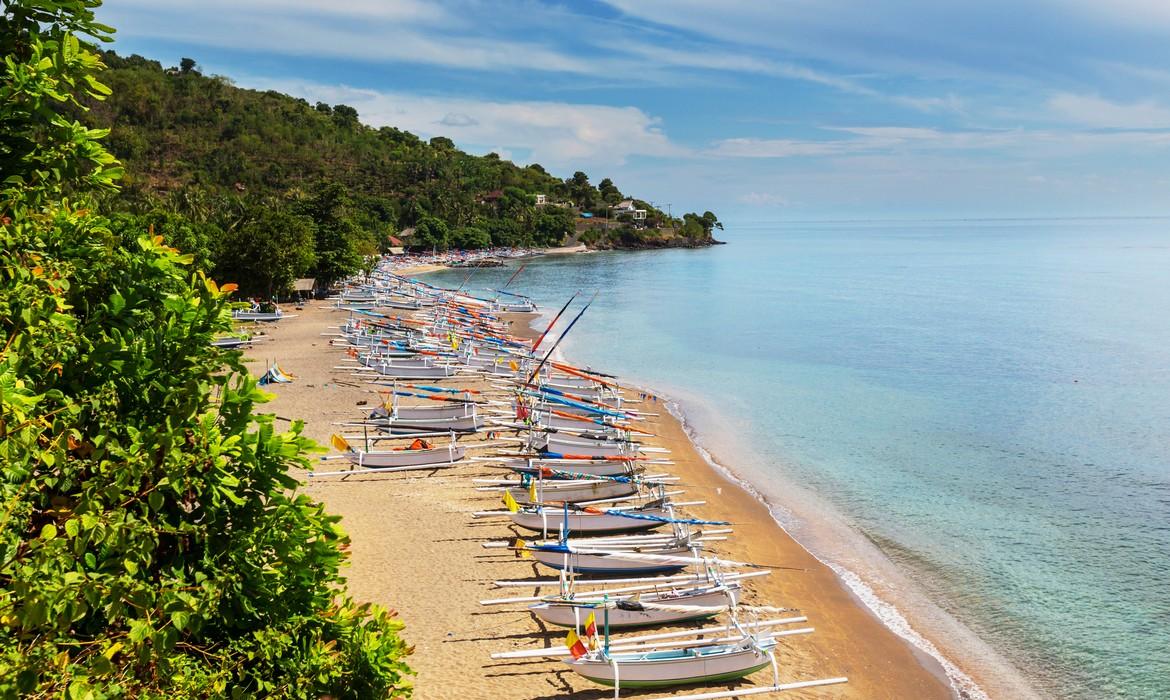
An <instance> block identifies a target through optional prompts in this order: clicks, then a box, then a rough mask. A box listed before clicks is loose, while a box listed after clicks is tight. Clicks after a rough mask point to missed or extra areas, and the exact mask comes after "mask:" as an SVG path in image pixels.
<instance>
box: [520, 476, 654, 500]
mask: <svg viewBox="0 0 1170 700" xmlns="http://www.w3.org/2000/svg"><path fill="white" fill-rule="evenodd" d="M509 491H510V492H511V494H512V498H514V499H516V502H517V503H531V502H532V500H531V499H530V498H529V493H528V489H526V488H513V489H509ZM637 491H638V485H637V484H633V483H627V482H621V481H579V480H578V481H560V482H558V481H546V482H544V483H542V484H538V485H537V487H536V495H537V498H538V499H539V500H540V502H543V503H548V502H555V501H560V502H564V503H580V502H581V501H598V500H601V499H603V498H620V497H621V496H629V495H630V494H632V493H636V492H637Z"/></svg>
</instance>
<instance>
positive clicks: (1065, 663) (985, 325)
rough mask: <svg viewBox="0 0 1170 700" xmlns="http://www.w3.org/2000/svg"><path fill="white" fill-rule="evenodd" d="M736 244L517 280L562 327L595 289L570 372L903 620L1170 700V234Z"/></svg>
mask: <svg viewBox="0 0 1170 700" xmlns="http://www.w3.org/2000/svg"><path fill="white" fill-rule="evenodd" d="M723 238H725V239H726V240H727V241H729V243H730V244H729V245H726V246H718V247H714V248H710V249H706V250H673V251H655V252H644V253H642V252H639V253H593V254H587V255H579V256H557V257H546V258H539V259H535V260H530V261H527V264H528V267H527V269H526V270H525V271H524V272H523V273H522V274H521V275H520V277H519V278H518V279H517V281H516V282H514V283H513V287H512V289H514V290H517V291H523V292H525V293H529V294H531V295H532V296H533V297H534V298H535V299H536V300H537V301H538V302H539V303H540V304H541V305H542V307H543V308H544V311H545V312H547V313H549V314H550V315H551V313H552V312H554V311H555V310H556V309H557V308H559V306H560V305H561V304H562V303H563V302H564V301H565V300H566V299H567V297H568V296H569V294H570V293H571V291H572V290H577V289H580V290H582V291H583V292H585V295H584V296H586V297H588V296H589V295H591V294H592V293H593V292H594V291H597V290H599V291H600V294H599V295H598V297H597V300H596V301H595V302H594V304H593V306H592V307H591V308H590V310H589V311H588V312H587V313H586V315H585V316H584V317H583V318H582V320H581V321H580V323H579V324H578V325H577V327H576V328H575V329H574V330H573V332H572V334H571V335H570V336H569V338H568V339H567V340H566V346H567V348H566V349H567V353H568V355H569V356H570V357H571V358H573V359H574V360H576V361H579V362H584V363H589V364H592V365H593V366H595V367H598V368H604V369H607V370H612V371H614V372H615V373H617V374H619V375H622V376H623V378H626V379H629V380H632V381H634V382H637V383H639V384H643V385H648V386H652V387H655V388H656V389H661V390H662V391H664V392H665V393H666V394H668V395H670V396H671V397H673V398H674V399H675V400H677V402H678V404H679V406H680V407H681V410H682V412H683V413H684V414H685V416H686V418H687V421H688V423H689V425H690V426H691V428H692V429H693V431H694V433H695V435H696V437H697V440H698V442H699V443H700V444H701V445H703V446H704V447H706V448H707V449H708V450H710V451H711V453H712V454H713V455H714V456H715V458H716V459H717V461H718V462H719V463H720V464H721V465H723V466H724V467H726V468H727V469H729V470H730V471H732V472H733V473H735V474H736V475H738V476H740V477H742V478H743V479H745V480H747V481H748V482H750V483H751V484H752V485H753V486H754V487H755V488H756V489H757V490H758V491H759V492H761V493H762V494H763V495H764V496H766V497H767V499H768V500H769V501H770V502H771V503H772V504H774V505H775V506H776V508H775V509H774V512H775V513H776V514H777V517H778V518H779V519H780V520H781V521H782V522H784V524H785V525H786V526H788V527H789V528H790V530H791V531H793V532H794V533H795V534H796V535H797V536H798V538H799V539H801V541H802V542H804V543H805V545H806V546H807V547H809V548H810V549H811V550H812V551H813V552H814V553H816V554H818V555H819V556H821V557H822V558H823V559H825V560H826V561H828V562H830V563H831V564H834V565H835V566H836V567H837V568H838V570H839V571H841V572H842V573H843V574H844V575H846V578H847V580H851V581H853V582H854V583H855V585H856V586H857V590H858V592H859V595H861V596H862V597H863V598H866V599H871V602H872V603H873V604H874V605H875V606H877V607H878V611H879V613H880V614H882V615H883V617H886V618H887V619H889V620H890V621H891V624H893V625H895V626H896V627H897V626H898V625H900V624H901V621H900V615H899V613H897V612H894V610H893V608H897V609H898V610H900V611H901V613H904V614H905V616H906V617H907V618H909V619H910V622H911V624H913V625H914V627H915V629H916V630H918V631H920V632H923V633H924V635H925V636H926V637H928V638H930V639H932V640H934V641H936V642H938V643H939V646H940V647H941V648H942V653H943V655H945V656H954V657H956V658H960V659H963V660H964V661H963V663H964V665H970V666H973V667H978V668H981V669H983V672H985V673H986V672H988V671H987V669H989V668H995V665H996V664H997V663H999V659H998V658H997V655H1002V657H1004V658H1006V659H1007V661H1008V662H1010V666H1012V667H1014V668H1015V669H1018V670H1019V672H1020V673H1022V674H1023V676H1024V677H1025V678H1027V680H1028V682H1029V683H1030V684H1031V685H1032V686H1033V687H1034V688H1035V689H1036V690H1038V691H1039V692H1040V693H1041V694H1042V695H1044V696H1048V697H1060V698H1166V697H1170V220H1151V219H1144V220H1083V219H1081V220H986V221H897V222H880V223H857V222H848V223H768V222H740V223H738V224H736V225H728V230H727V232H726V233H724V234H723ZM513 271H514V267H511V268H504V269H484V270H481V271H479V272H477V273H476V274H475V276H474V277H473V278H472V280H471V282H470V283H469V286H470V287H471V288H484V287H494V286H498V285H500V284H502V282H503V280H504V279H506V278H507V276H509V275H510V274H511V273H512V272H513ZM466 274H467V273H466V272H463V271H444V272H441V273H436V274H434V275H430V276H428V278H427V279H428V280H430V281H432V282H437V283H441V284H449V285H450V286H457V285H458V284H459V283H460V282H461V281H462V280H463V279H464V277H465V276H466ZM575 306H576V305H575ZM554 335H555V334H554ZM853 577H856V578H857V580H854V578H853ZM877 599H880V600H881V601H884V604H882V603H879V602H877ZM780 604H783V601H780ZM891 605H892V606H893V608H891V607H890V606H891ZM952 618H953V620H957V621H958V623H959V624H953V623H952V622H951V619H952ZM972 633H973V634H972ZM975 638H978V640H982V642H984V643H986V646H984V645H983V644H980V643H975V642H974V641H973V640H974V639H975ZM989 649H993V650H994V652H992V651H989ZM1001 671H1002V672H1003V673H1005V674H1006V673H1007V671H1005V670H1002V669H1001ZM996 672H1000V671H996Z"/></svg>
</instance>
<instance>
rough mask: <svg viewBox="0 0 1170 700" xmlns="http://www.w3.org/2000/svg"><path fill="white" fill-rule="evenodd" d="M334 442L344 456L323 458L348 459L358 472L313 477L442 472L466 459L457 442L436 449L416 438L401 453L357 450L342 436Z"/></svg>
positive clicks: (317, 473) (312, 474)
mask: <svg viewBox="0 0 1170 700" xmlns="http://www.w3.org/2000/svg"><path fill="white" fill-rule="evenodd" d="M331 441H332V443H333V446H334V447H335V448H337V449H338V450H339V451H341V453H342V454H340V455H336V456H334V457H322V458H321V459H323V460H325V459H346V460H348V461H349V463H350V464H352V465H353V466H354V467H356V469H350V470H348V471H337V472H309V476H316V477H322V476H350V475H353V474H363V473H372V472H396V471H407V470H415V469H441V468H444V467H452V466H454V465H455V463H456V462H458V461H459V460H461V459H463V457H464V453H465V448H464V447H463V446H462V445H459V444H457V443H456V442H455V438H454V436H452V438H451V443H450V444H448V445H444V446H442V447H432V446H431V444H430V443H429V442H427V441H425V440H422V439H421V438H416V439H415V440H414V442H412V443H411V444H410V445H409V446H407V447H404V448H400V449H397V450H377V451H367V450H356V449H354V448H353V447H352V446H351V445H350V444H349V442H348V441H347V440H346V439H345V438H344V437H342V436H340V435H334V436H333V438H332V440H331Z"/></svg>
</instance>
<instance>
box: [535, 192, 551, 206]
mask: <svg viewBox="0 0 1170 700" xmlns="http://www.w3.org/2000/svg"><path fill="white" fill-rule="evenodd" d="M546 204H548V195H547V194H538V195H536V206H538V207H543V206H544V205H546Z"/></svg>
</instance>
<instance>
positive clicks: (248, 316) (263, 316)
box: [232, 307, 296, 323]
mask: <svg viewBox="0 0 1170 700" xmlns="http://www.w3.org/2000/svg"><path fill="white" fill-rule="evenodd" d="M286 318H296V314H286V313H284V312H283V311H281V310H280V308H279V307H278V308H277V309H276V311H252V310H245V309H236V310H235V311H232V320H233V321H259V322H262V323H272V322H275V321H281V320H283V319H286Z"/></svg>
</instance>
